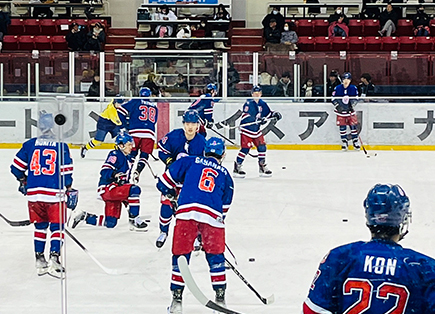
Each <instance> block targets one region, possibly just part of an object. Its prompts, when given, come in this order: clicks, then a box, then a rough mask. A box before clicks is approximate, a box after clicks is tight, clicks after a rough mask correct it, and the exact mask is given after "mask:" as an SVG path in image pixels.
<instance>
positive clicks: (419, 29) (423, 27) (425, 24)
mask: <svg viewBox="0 0 435 314" xmlns="http://www.w3.org/2000/svg"><path fill="white" fill-rule="evenodd" d="M429 22H430V17H429V15H427V14H426V13H425V12H424V7H423V6H422V5H420V6H419V7H418V8H417V14H416V15H414V18H413V20H412V23H413V25H414V35H415V36H429V34H430V28H429Z"/></svg>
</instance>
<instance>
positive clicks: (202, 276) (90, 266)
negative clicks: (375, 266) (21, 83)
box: [0, 149, 435, 314]
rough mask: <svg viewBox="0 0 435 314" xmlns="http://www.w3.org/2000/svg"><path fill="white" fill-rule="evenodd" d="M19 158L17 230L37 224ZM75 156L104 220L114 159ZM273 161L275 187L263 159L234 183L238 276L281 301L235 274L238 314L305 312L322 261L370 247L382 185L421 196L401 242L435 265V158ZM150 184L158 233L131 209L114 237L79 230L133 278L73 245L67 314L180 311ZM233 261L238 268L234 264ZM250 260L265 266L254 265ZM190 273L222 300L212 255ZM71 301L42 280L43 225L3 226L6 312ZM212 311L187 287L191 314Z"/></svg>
mask: <svg viewBox="0 0 435 314" xmlns="http://www.w3.org/2000/svg"><path fill="white" fill-rule="evenodd" d="M16 151H17V150H16V149H3V150H0V160H1V167H0V175H1V181H2V187H1V189H0V200H1V204H2V206H1V209H0V212H1V213H2V214H3V215H5V216H6V217H8V218H9V219H11V220H23V219H27V218H28V214H27V207H26V199H25V197H23V196H22V195H21V194H20V193H19V192H18V191H17V187H18V182H17V181H16V180H15V179H14V177H13V176H12V175H11V174H10V172H9V165H10V163H11V161H12V159H13V156H14V154H15V153H16ZM236 153H237V151H236V150H228V151H227V157H226V159H225V161H224V165H225V166H226V167H227V168H228V169H230V171H232V166H233V161H234V158H235V156H236ZM72 154H73V157H74V167H75V171H74V187H75V188H77V189H79V191H80V198H79V204H78V207H77V209H76V210H85V211H89V212H93V213H98V214H101V213H103V202H102V201H99V200H97V198H96V196H97V195H96V187H97V182H98V175H99V170H100V166H101V165H102V163H103V162H104V159H105V157H106V154H107V150H92V151H89V152H88V154H87V157H86V159H80V157H79V150H77V149H75V150H72ZM267 159H268V165H269V168H270V169H271V170H272V171H273V177H271V178H260V177H258V168H257V162H256V160H254V159H253V158H251V157H247V159H246V161H245V163H244V170H246V172H247V177H246V178H245V179H235V195H234V202H233V205H232V207H231V208H230V211H229V213H228V215H227V219H226V228H227V229H226V234H227V244H228V246H229V247H230V248H231V250H232V252H233V253H234V254H235V256H236V258H237V262H238V265H237V266H236V267H237V269H238V270H239V271H240V272H241V274H242V275H243V276H244V277H245V278H246V279H247V280H248V281H249V283H250V284H251V285H252V286H253V287H254V288H255V289H256V290H257V291H258V292H259V293H260V294H261V295H262V296H263V297H268V296H270V295H271V294H274V296H275V302H274V303H273V304H270V305H263V304H262V303H261V301H260V300H259V299H258V298H257V297H256V296H255V294H254V293H253V292H252V291H251V290H249V288H248V287H247V286H246V285H245V284H244V283H243V282H242V281H241V280H240V279H239V278H238V277H237V276H236V275H235V274H234V273H233V272H232V271H231V270H227V283H228V288H227V295H226V302H227V306H228V307H229V308H231V309H232V310H235V311H238V312H241V313H247V314H249V313H265V314H266V313H267V314H288V313H300V311H301V305H302V303H303V301H304V299H305V298H306V296H307V293H308V289H309V286H310V283H311V281H312V279H313V277H314V274H315V271H316V269H317V266H318V263H319V262H320V260H321V259H322V257H323V256H324V255H325V254H326V253H327V252H328V250H329V249H330V248H332V247H335V246H338V245H341V244H345V243H347V242H352V241H358V240H368V239H369V231H368V229H367V228H366V227H365V218H364V210H363V207H362V202H363V200H364V198H365V196H366V194H367V192H368V190H369V189H370V188H371V187H372V186H373V185H374V184H376V183H395V184H400V185H401V186H402V187H403V189H404V190H405V192H406V193H407V194H408V196H409V197H410V201H411V209H412V211H413V218H412V223H411V226H410V233H409V234H408V235H407V237H406V238H405V239H404V240H403V241H402V242H401V244H402V245H403V246H405V247H411V248H413V249H415V250H417V251H420V252H422V253H424V254H427V255H430V256H435V252H434V250H435V249H434V248H435V241H434V235H435V232H434V219H435V218H434V217H435V215H434V207H435V205H434V204H433V203H434V201H433V195H434V190H435V182H434V180H435V179H434V177H435V176H434V174H435V162H434V160H435V152H432V151H377V156H376V157H374V156H372V157H371V158H366V156H365V154H364V152H363V151H360V152H353V151H349V152H341V151H338V150H336V151H332V150H329V151H314V150H311V151H292V150H286V151H278V150H270V151H268V155H267ZM151 167H152V168H153V170H154V171H155V172H156V173H158V174H160V173H161V172H162V170H163V164H162V163H161V162H158V161H151ZM139 185H140V186H141V188H142V195H141V214H142V215H152V218H151V224H150V227H149V231H148V232H146V233H139V232H130V231H129V230H128V225H127V212H126V211H125V210H124V211H123V213H122V215H121V219H120V221H119V224H118V226H117V227H116V228H115V229H112V230H109V229H105V228H102V227H100V228H96V227H91V226H86V225H83V224H81V225H79V226H78V227H77V228H76V229H70V230H71V232H72V233H73V234H74V235H75V236H76V237H77V238H78V239H79V240H80V241H81V242H82V243H83V244H84V245H85V246H86V248H87V249H88V250H89V251H90V252H91V253H92V255H94V256H95V257H96V258H97V259H98V260H99V261H100V262H101V263H102V264H103V265H104V266H106V267H110V268H114V269H124V268H127V269H128V273H127V274H125V275H108V274H106V273H105V272H103V271H102V270H101V269H100V268H99V267H98V266H97V265H96V264H95V263H94V261H93V260H92V259H91V258H89V256H88V255H87V254H86V253H85V252H84V251H82V250H81V249H80V248H79V247H78V246H77V245H76V244H75V243H74V242H73V241H72V240H71V239H69V238H68V237H67V238H66V243H65V245H66V252H67V254H66V256H65V257H66V272H67V277H66V280H65V281H64V283H65V285H66V291H67V292H66V295H67V299H66V303H67V308H66V310H67V312H68V313H72V314H83V313H93V314H100V313H101V314H102V313H105V314H107V313H116V314H119V313H128V314H136V313H150V314H154V313H166V308H167V306H168V305H169V304H170V301H171V293H170V291H169V284H170V276H171V252H170V248H171V240H172V234H171V236H170V238H169V239H168V241H167V243H166V244H165V246H164V247H163V248H162V249H160V250H158V249H157V248H156V247H155V240H156V238H157V236H158V234H159V230H158V215H159V208H160V204H159V193H158V192H157V190H156V189H155V180H154V179H153V177H152V176H151V174H150V172H149V170H148V169H147V168H146V169H145V170H144V172H143V173H142V176H141V181H140V183H139ZM346 220H347V222H346ZM173 223H174V222H173ZM173 223H172V224H173ZM46 251H47V250H46ZM226 257H227V258H228V259H229V260H230V261H234V259H233V257H232V256H231V255H230V254H228V253H226ZM250 258H255V262H249V259H250ZM191 271H192V273H193V276H194V278H195V279H196V281H197V283H198V285H199V286H200V288H201V289H202V291H203V292H204V293H205V294H206V295H207V296H208V297H209V298H211V299H214V292H213V291H212V288H211V284H210V278H209V273H208V266H207V263H206V261H205V258H204V253H199V254H197V253H194V254H193V256H192V260H191ZM61 295H62V294H61V282H60V280H58V279H55V278H52V277H50V276H48V275H46V276H42V277H38V276H37V275H36V270H35V268H34V253H33V226H27V227H11V226H9V225H7V224H6V223H5V222H4V221H0V313H2V314H3V313H4V314H10V313H14V314H22V313H23V314H24V313H26V314H27V313H35V314H52V313H62V308H61ZM211 312H212V311H211V310H209V309H207V308H205V307H204V306H202V305H201V304H200V303H199V302H198V301H197V300H196V299H195V298H194V297H193V295H192V294H191V293H190V291H189V290H188V289H187V288H186V289H185V292H184V299H183V313H185V314H199V313H211Z"/></svg>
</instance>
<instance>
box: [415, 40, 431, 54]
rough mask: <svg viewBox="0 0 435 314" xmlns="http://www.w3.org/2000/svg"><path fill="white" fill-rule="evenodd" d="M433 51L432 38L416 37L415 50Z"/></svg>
mask: <svg viewBox="0 0 435 314" xmlns="http://www.w3.org/2000/svg"><path fill="white" fill-rule="evenodd" d="M432 49H433V41H432V38H431V37H423V36H419V37H415V50H416V51H427V52H429V51H431V50H432Z"/></svg>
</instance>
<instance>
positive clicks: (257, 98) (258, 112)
mask: <svg viewBox="0 0 435 314" xmlns="http://www.w3.org/2000/svg"><path fill="white" fill-rule="evenodd" d="M251 94H252V99H248V100H247V101H246V102H245V104H244V105H243V114H242V120H241V121H240V124H241V125H243V124H248V125H246V126H241V127H240V140H241V145H240V146H241V149H240V151H239V153H238V155H237V159H236V161H235V162H234V171H233V175H234V177H238V178H244V177H245V175H246V172H245V171H243V170H242V163H243V161H244V160H245V157H246V155H248V154H249V150H250V149H251V148H252V147H253V146H255V147H257V151H258V166H259V171H260V176H264V177H270V176H272V171H271V170H269V169H268V168H267V166H266V141H265V140H264V136H263V133H262V132H261V129H260V125H263V124H266V123H267V122H268V120H269V119H272V118H273V119H276V120H280V119H281V118H282V116H281V114H280V113H279V112H278V111H271V110H270V108H269V106H268V105H267V103H266V102H265V101H264V100H262V99H261V95H262V89H261V87H260V86H258V85H256V86H254V87H253V88H252V91H251Z"/></svg>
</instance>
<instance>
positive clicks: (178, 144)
mask: <svg viewBox="0 0 435 314" xmlns="http://www.w3.org/2000/svg"><path fill="white" fill-rule="evenodd" d="M198 128H199V115H198V111H196V110H193V109H188V110H186V112H185V113H184V114H183V129H175V130H173V131H171V132H169V133H168V134H166V136H165V137H163V138H162V139H161V140H160V141H159V143H158V146H159V149H160V151H159V157H160V159H161V160H162V161H163V162H164V163H165V164H166V168H168V167H169V166H170V165H171V164H172V163H173V162H174V161H175V160H177V159H180V158H181V157H184V156H203V154H204V147H205V138H204V136H202V135H201V134H198ZM161 203H162V206H161V208H160V217H159V221H160V224H159V226H160V235H159V237H158V238H157V241H156V246H157V247H158V248H161V247H162V246H163V245H164V244H165V241H166V238H167V237H168V232H169V224H170V223H171V220H172V216H173V214H174V210H175V209H174V208H173V204H171V200H169V199H168V198H166V197H165V195H162V197H161Z"/></svg>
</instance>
